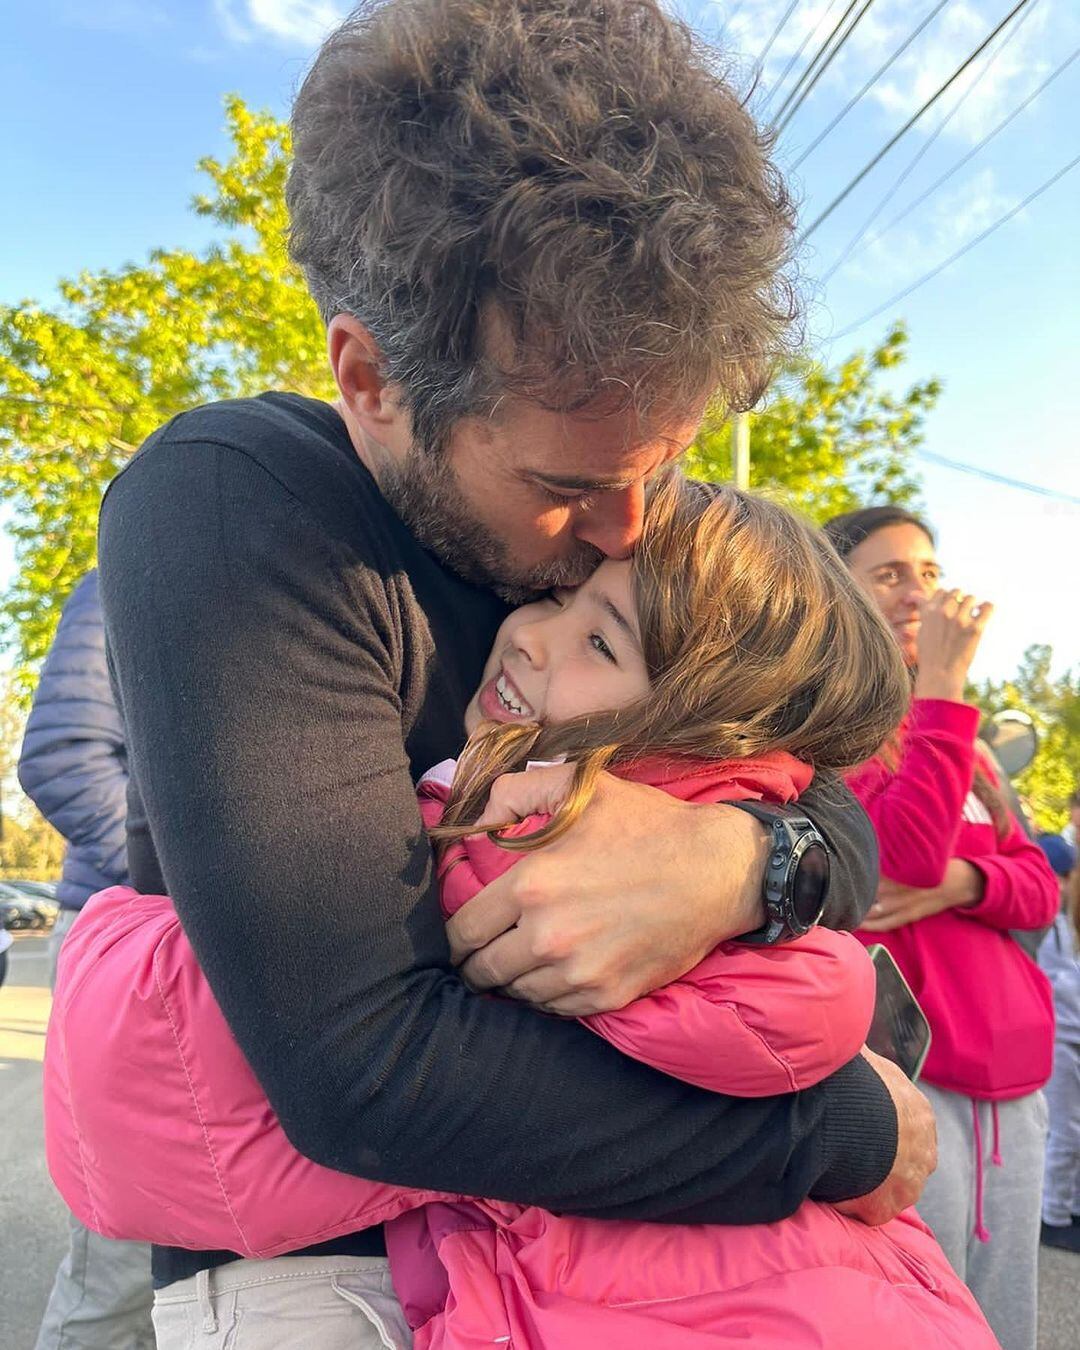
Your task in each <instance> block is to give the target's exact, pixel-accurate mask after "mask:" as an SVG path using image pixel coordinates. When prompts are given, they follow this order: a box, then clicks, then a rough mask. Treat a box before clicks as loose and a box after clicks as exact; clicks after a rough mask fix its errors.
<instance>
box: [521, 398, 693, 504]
mask: <svg viewBox="0 0 1080 1350" xmlns="http://www.w3.org/2000/svg"><path fill="white" fill-rule="evenodd" d="M514 420H515V421H516V422H517V425H516V426H514V427H513V428H512V429H511V428H510V427H507V431H508V432H509V434H510V435H511V437H512V445H513V446H514V447H515V458H516V459H517V461H518V468H519V469H520V470H522V471H524V472H526V473H528V474H530V475H532V476H535V477H537V478H539V479H541V480H543V481H544V482H547V483H550V484H551V485H552V486H553V487H562V488H566V489H571V490H581V491H588V490H589V489H598V490H602V489H606V490H610V489H612V488H617V487H625V486H626V485H627V484H628V483H633V482H636V481H638V480H639V479H640V478H642V477H643V476H646V475H647V474H648V473H650V472H652V471H654V470H655V469H656V468H659V467H660V466H661V465H662V464H665V463H667V462H668V461H669V460H671V459H673V458H674V457H675V456H676V455H680V454H682V453H683V451H684V450H685V449H686V448H687V446H688V445H689V444H690V442H691V441H692V440H693V438H694V435H695V433H696V431H697V428H698V425H699V423H700V420H701V414H700V412H699V411H698V410H696V409H695V410H691V411H683V412H680V413H678V414H675V415H673V416H671V417H668V418H664V419H659V418H656V419H650V420H649V421H648V422H643V421H642V420H641V419H640V418H638V417H636V416H635V415H633V414H632V413H615V414H612V415H610V416H608V417H583V416H581V415H575V414H559V413H554V412H548V411H546V410H536V411H535V414H534V415H533V416H528V415H525V416H523V417H522V418H521V419H520V420H518V419H514Z"/></svg>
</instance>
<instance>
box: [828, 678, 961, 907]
mask: <svg viewBox="0 0 1080 1350" xmlns="http://www.w3.org/2000/svg"><path fill="white" fill-rule="evenodd" d="M978 728H979V710H978V709H977V708H972V707H969V706H968V705H967V704H966V703H952V702H950V701H949V700H947V699H932V698H926V699H916V700H915V701H914V702H913V703H912V705H911V714H910V717H909V719H908V722H907V725H906V727H905V729H904V733H903V742H902V745H901V748H900V762H899V765H898V766H897V768H896V769H895V770H890V769H889V768H888V767H887V766H886V765H885V764H884V763H883V762H882V761H881V760H880V759H875V760H872V761H871V762H870V763H869V764H865V765H863V766H862V767H860V768H859V769H856V770H855V771H854V772H853V773H852V774H851V775H849V777H848V784H849V786H850V787H851V789H852V791H853V792H854V793H855V795H856V797H858V799H859V800H860V801H861V802H862V804H863V806H864V808H865V809H866V813H867V815H869V817H870V819H871V821H872V822H873V825H874V829H875V830H876V832H877V837H878V846H879V848H880V851H881V874H882V876H885V877H888V878H889V879H890V880H892V881H897V882H899V883H900V884H901V885H902V886H916V887H919V888H922V889H930V888H932V887H935V886H940V884H941V882H942V880H943V878H944V876H945V869H946V867H947V866H948V863H949V859H950V857H952V856H953V850H954V848H955V846H956V838H957V835H958V833H959V831H960V824H961V813H962V812H963V809H964V801H965V800H966V798H967V795H968V793H969V792H970V791H971V784H972V779H973V777H974V773H975V736H976V733H977V731H978Z"/></svg>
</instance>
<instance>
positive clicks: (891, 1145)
mask: <svg viewBox="0 0 1080 1350" xmlns="http://www.w3.org/2000/svg"><path fill="white" fill-rule="evenodd" d="M820 1090H821V1091H822V1093H823V1094H824V1096H825V1111H824V1114H823V1117H822V1122H821V1129H820V1140H821V1149H822V1155H821V1156H822V1170H821V1173H820V1175H819V1176H818V1179H817V1181H816V1182H815V1183H814V1185H813V1187H812V1188H811V1191H810V1196H811V1198H812V1199H814V1200H820V1201H822V1202H823V1203H826V1204H836V1203H838V1202H839V1201H841V1200H854V1199H856V1198H857V1197H858V1196H860V1195H869V1193H870V1192H871V1191H873V1190H876V1189H877V1187H878V1186H880V1185H881V1183H882V1182H883V1181H884V1180H885V1179H886V1177H888V1175H889V1173H890V1172H891V1171H892V1169H893V1164H894V1163H895V1161H896V1150H897V1147H898V1146H899V1143H900V1122H899V1119H898V1117H897V1114H896V1103H895V1102H894V1101H893V1098H892V1094H891V1093H890V1091H889V1089H888V1087H887V1086H886V1084H885V1082H884V1081H883V1080H882V1079H881V1077H880V1076H879V1075H878V1074H877V1073H875V1072H874V1070H873V1068H871V1066H870V1065H869V1064H868V1063H867V1062H866V1060H865V1059H864V1058H863V1057H862V1055H856V1056H855V1058H854V1059H853V1060H852V1061H851V1063H850V1064H845V1065H844V1067H843V1068H842V1069H839V1070H837V1072H836V1073H834V1074H832V1075H831V1076H830V1077H829V1078H826V1079H825V1081H824V1082H823V1083H822V1084H821V1085H820Z"/></svg>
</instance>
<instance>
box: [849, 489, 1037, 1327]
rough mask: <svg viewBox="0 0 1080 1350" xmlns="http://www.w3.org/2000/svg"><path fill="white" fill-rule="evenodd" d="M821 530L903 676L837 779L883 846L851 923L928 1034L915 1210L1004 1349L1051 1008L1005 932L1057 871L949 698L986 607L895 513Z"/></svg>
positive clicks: (1028, 1212)
mask: <svg viewBox="0 0 1080 1350" xmlns="http://www.w3.org/2000/svg"><path fill="white" fill-rule="evenodd" d="M825 528H826V533H827V535H828V536H829V538H830V539H831V540H832V541H833V543H834V544H835V545H836V547H837V549H838V551H839V552H840V553H841V554H842V555H843V556H844V557H845V558H846V560H847V563H848V565H849V567H850V568H851V570H852V572H853V574H854V575H855V577H856V578H857V580H858V581H859V582H860V583H861V584H862V585H863V587H864V588H865V590H866V591H867V593H868V594H869V595H870V596H871V597H872V598H873V599H874V600H875V602H876V603H877V605H878V608H879V609H880V611H881V613H882V615H883V616H884V618H885V619H886V621H887V622H888V624H889V626H890V628H891V629H892V632H893V634H894V636H895V638H896V641H897V642H898V644H899V646H900V650H901V653H902V655H903V657H904V660H905V662H906V664H907V665H908V668H909V669H910V671H911V672H912V678H913V691H912V692H913V697H912V702H911V707H910V710H909V713H908V716H907V719H906V721H905V723H904V726H903V728H902V731H901V734H900V737H899V740H898V742H897V743H896V744H895V745H894V746H892V747H890V748H889V750H888V751H887V752H885V753H882V754H880V755H878V756H877V757H876V758H874V759H873V760H871V761H870V762H869V763H867V764H865V765H863V766H862V768H860V769H859V770H858V771H856V772H855V773H854V774H852V775H850V776H849V779H848V782H849V783H850V785H851V786H852V788H853V789H854V791H855V794H856V795H857V796H858V797H859V799H860V800H861V801H862V803H863V805H864V806H865V807H866V810H867V812H868V813H869V815H870V818H871V820H872V821H873V822H874V826H875V829H876V830H877V835H878V842H879V845H880V849H881V872H882V878H883V880H882V883H881V888H880V891H879V894H878V899H877V903H876V904H875V905H874V906H873V907H872V908H871V910H870V912H869V914H868V916H867V919H866V922H865V924H864V926H863V928H862V929H861V930H860V932H859V936H860V937H862V938H863V939H864V940H865V941H866V942H867V943H875V942H880V943H883V944H884V945H885V946H886V947H888V948H889V950H890V951H891V952H892V954H893V956H894V957H895V958H896V962H897V964H898V965H899V967H900V969H901V971H902V972H903V973H904V975H905V976H906V978H907V980H908V983H909V984H910V985H911V987H912V989H913V990H914V992H915V995H916V997H917V998H918V1000H919V1002H920V1003H921V1004H922V1007H923V1010H924V1011H925V1013H926V1015H927V1018H928V1019H929V1022H930V1027H931V1031H932V1033H933V1042H932V1045H931V1048H930V1053H929V1056H928V1057H927V1060H926V1066H925V1070H924V1079H925V1085H924V1090H925V1091H926V1093H927V1096H928V1097H929V1098H930V1100H931V1102H932V1104H933V1106H934V1113H935V1116H936V1118H937V1124H938V1157H939V1161H938V1169H937V1171H936V1172H935V1173H934V1175H933V1176H932V1177H931V1178H930V1180H929V1182H928V1184H927V1187H926V1190H925V1192H924V1194H923V1198H922V1200H921V1201H920V1204H919V1211H920V1213H921V1214H922V1216H923V1218H924V1219H926V1221H927V1222H928V1223H929V1224H930V1226H931V1228H932V1229H933V1230H934V1233H935V1235H936V1236H937V1238H938V1240H939V1241H940V1243H941V1245H942V1247H943V1248H944V1249H945V1252H946V1254H947V1255H948V1257H949V1259H950V1261H951V1262H952V1264H953V1266H954V1267H955V1269H956V1270H957V1272H958V1273H959V1274H960V1275H961V1277H962V1278H964V1279H965V1280H966V1282H967V1283H968V1285H969V1287H970V1288H971V1289H972V1291H973V1292H974V1293H975V1295H976V1297H977V1298H978V1300H979V1303H980V1305H981V1306H982V1308H983V1311H984V1312H985V1313H986V1315H987V1318H988V1320H989V1322H990V1325H991V1326H992V1327H993V1328H994V1330H995V1332H996V1334H997V1336H998V1338H999V1339H1000V1340H1001V1342H1002V1345H1003V1346H1005V1347H1006V1350H1034V1347H1035V1323H1036V1275H1037V1256H1038V1243H1039V1202H1040V1193H1041V1185H1042V1170H1043V1150H1044V1146H1045V1136H1046V1105H1045V1102H1044V1100H1043V1096H1042V1093H1041V1091H1040V1089H1041V1088H1042V1086H1043V1085H1044V1084H1045V1083H1046V1081H1047V1079H1048V1078H1049V1076H1050V1070H1051V1065H1052V1059H1053V1010H1052V1001H1051V994H1050V987H1049V984H1048V982H1047V980H1046V978H1045V976H1044V975H1043V974H1042V972H1041V971H1040V970H1039V969H1038V967H1037V966H1036V965H1035V963H1034V961H1032V960H1031V959H1030V958H1029V957H1028V956H1027V954H1026V953H1025V952H1024V951H1023V949H1022V948H1021V947H1020V945H1019V943H1017V941H1016V940H1015V939H1014V938H1013V937H1012V936H1011V933H1010V930H1012V929H1017V930H1020V929H1028V930H1030V929H1038V928H1044V927H1045V926H1046V925H1047V924H1049V923H1051V922H1052V921H1053V918H1054V915H1055V914H1056V912H1057V884H1056V882H1055V879H1054V876H1053V873H1052V872H1051V870H1050V868H1049V867H1048V865H1047V863H1046V860H1045V858H1044V857H1043V855H1042V853H1041V851H1040V850H1039V849H1038V848H1037V847H1036V846H1035V845H1034V844H1033V843H1032V842H1031V840H1029V839H1028V837H1027V835H1026V834H1025V832H1024V830H1023V829H1022V828H1021V826H1020V824H1019V823H1018V821H1017V820H1016V819H1015V818H1014V817H1013V816H1012V815H1011V814H1010V812H1009V810H1008V807H1007V806H1006V804H1005V800H1004V798H1003V796H1002V794H1001V792H1000V790H999V787H998V784H997V779H996V776H995V769H994V767H993V766H992V765H991V763H990V761H989V759H988V758H987V756H986V755H985V753H984V752H982V751H981V750H980V749H979V746H978V743H977V741H976V736H977V734H978V727H979V711H978V709H977V708H974V707H972V706H970V705H969V704H967V703H965V702H964V701H963V699H964V683H965V680H966V677H967V672H968V668H969V666H970V664H971V661H972V658H973V657H974V655H975V651H976V649H977V647H978V643H979V639H980V637H981V636H982V632H983V629H984V627H985V625H986V622H987V620H988V619H989V617H990V613H991V606H990V605H988V604H981V605H980V604H978V603H977V602H976V601H975V599H974V598H973V597H972V596H970V595H965V594H962V593H961V592H959V591H954V590H947V589H943V588H942V586H941V568H940V566H939V564H938V561H937V558H936V556H935V551H934V539H933V536H932V534H931V532H930V530H929V529H928V528H927V526H926V525H925V524H923V522H922V521H920V520H918V519H917V518H916V517H915V516H912V515H909V514H908V513H907V512H905V511H902V510H900V509H898V508H894V507H872V508H868V509H866V510H862V511H855V512H852V513H850V514H848V515H845V516H839V517H837V518H836V519H835V520H832V521H830V522H829V524H828V525H827V526H826V527H825Z"/></svg>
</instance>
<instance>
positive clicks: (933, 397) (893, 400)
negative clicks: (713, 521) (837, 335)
mask: <svg viewBox="0 0 1080 1350" xmlns="http://www.w3.org/2000/svg"><path fill="white" fill-rule="evenodd" d="M906 357H907V332H906V330H905V329H904V327H903V325H902V324H896V325H894V326H893V327H892V328H891V329H890V330H889V332H888V333H887V334H886V336H885V338H884V340H883V341H882V342H881V343H880V344H879V345H878V346H877V347H875V348H874V349H873V350H872V351H870V352H868V353H867V352H856V354H855V355H854V356H852V357H851V358H850V359H849V360H847V361H845V362H843V363H842V364H841V365H839V366H836V367H827V366H825V365H823V364H822V363H821V362H819V361H814V360H810V359H808V358H798V359H796V360H794V361H792V362H790V363H789V364H788V366H787V367H786V368H785V369H784V370H782V371H781V372H780V374H779V376H778V378H777V380H776V382H775V384H774V386H773V389H772V392H771V394H770V396H769V397H768V400H767V401H766V403H765V406H764V407H763V408H762V409H761V410H760V411H758V412H754V413H751V414H750V485H751V487H756V488H776V489H779V490H780V493H781V495H782V496H784V497H785V498H787V499H788V500H789V501H791V502H792V504H793V505H795V506H797V507H799V508H800V509H801V510H802V511H804V512H805V513H806V514H807V515H809V516H810V517H811V518H812V519H814V520H819V521H820V520H826V519H827V518H828V517H829V516H832V515H836V514H837V513H838V512H840V511H850V510H852V509H854V508H855V507H856V506H864V505H870V504H876V503H881V502H896V503H899V504H901V505H905V506H908V505H912V504H914V503H915V502H916V500H917V498H918V492H919V482H918V479H917V477H916V475H915V472H914V469H913V467H912V458H913V455H914V452H915V451H916V450H917V449H918V447H919V445H920V444H921V442H922V438H923V424H924V421H925V418H926V414H927V413H928V412H929V411H930V409H931V408H933V406H934V404H935V403H936V402H937V399H938V396H939V395H940V393H941V385H940V384H939V383H938V381H937V380H924V381H920V382H917V383H915V384H913V385H911V386H910V387H909V388H908V389H907V390H906V391H904V392H903V393H901V394H894V393H892V392H891V391H890V390H889V389H888V388H887V387H885V384H884V380H885V378H886V372H888V371H890V370H892V369H894V368H895V367H897V366H899V365H901V364H902V363H903V362H904V360H905V359H906ZM731 437H732V426H731V423H730V422H728V421H726V420H725V419H724V418H723V417H722V416H720V415H714V416H711V417H709V418H707V419H706V422H705V425H704V427H703V428H702V430H701V432H700V433H699V435H698V438H697V440H696V441H695V443H694V446H693V448H692V450H691V454H690V460H689V468H690V471H691V472H692V473H694V474H696V475H697V476H698V477H700V478H707V479H713V480H717V481H722V480H726V479H729V478H730V477H731V464H732V446H731Z"/></svg>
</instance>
